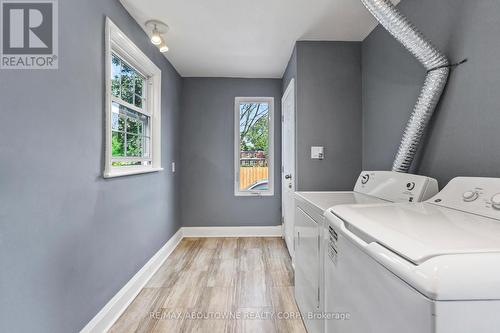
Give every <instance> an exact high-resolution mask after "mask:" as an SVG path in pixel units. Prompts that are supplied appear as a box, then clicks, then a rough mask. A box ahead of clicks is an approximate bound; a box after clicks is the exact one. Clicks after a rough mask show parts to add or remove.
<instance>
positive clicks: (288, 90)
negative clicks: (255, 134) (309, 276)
mask: <svg viewBox="0 0 500 333" xmlns="http://www.w3.org/2000/svg"><path fill="white" fill-rule="evenodd" d="M290 94H293V133H294V134H293V165H292V167H293V178H292V183H293V185H294V189H295V190H297V152H296V148H297V135H296V134H297V131H296V129H297V122H296V113H297V112H296V110H297V103H296V102H297V98H296V91H295V78H292V79H291V80H290V82H289V83H288V86H287V88H286V89H285V92H284V93H283V96H282V98H281V169H280V177H281V222H282V223H281V225H282V237H283V238H284V239H285V240H286V234H285V232H286V230H285V213H284V207H285V204H284V201H285V185H284V176H285V175H284V158H283V154H284V152H285V140H284V139H285V131H284V121H285V107H284V101H285V99H286V98H287V97H288V96H289V95H290ZM292 209H294V207H292ZM293 214H294V213H293Z"/></svg>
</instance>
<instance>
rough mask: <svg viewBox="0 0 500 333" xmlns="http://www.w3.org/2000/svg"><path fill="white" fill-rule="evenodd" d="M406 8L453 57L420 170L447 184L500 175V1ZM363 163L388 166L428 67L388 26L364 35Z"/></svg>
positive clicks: (425, 1)
mask: <svg viewBox="0 0 500 333" xmlns="http://www.w3.org/2000/svg"><path fill="white" fill-rule="evenodd" d="M399 8H400V9H401V11H402V12H403V13H405V14H406V15H407V16H408V17H409V18H410V20H411V21H412V22H413V23H414V24H415V25H416V26H417V27H418V28H419V29H420V30H421V31H422V32H423V33H424V34H425V35H426V36H427V37H428V38H430V39H431V40H432V42H433V43H434V44H435V45H436V46H438V47H439V48H440V49H441V50H443V51H444V52H445V54H447V55H448V57H449V58H450V59H451V61H452V62H456V61H458V60H461V59H463V58H468V59H469V62H468V63H466V64H464V65H462V66H460V67H459V68H457V69H455V70H453V71H452V73H451V76H450V79H449V82H448V86H447V88H446V90H445V93H444V95H443V97H442V99H441V103H440V105H439V106H438V109H437V112H436V114H435V117H434V118H433V121H432V124H431V127H430V128H429V133H428V135H427V138H426V141H425V144H424V145H423V146H422V148H421V151H420V158H419V160H417V161H416V164H415V166H414V167H415V168H414V169H415V171H416V172H418V173H421V174H425V175H429V176H432V177H435V178H437V179H438V181H439V182H440V185H441V186H443V185H445V184H446V183H447V182H448V181H449V180H450V179H451V178H453V177H456V176H487V177H500V168H499V165H500V153H498V142H500V131H499V130H498V124H500V112H499V101H500V99H499V97H498V96H499V91H500V80H499V79H498V78H499V77H500V62H499V61H498V59H499V57H500V44H499V43H496V42H495V41H496V40H498V36H499V35H500V15H499V13H500V2H498V1H496V0H479V1H466V0H440V1H434V0H404V1H402V2H401V3H400V5H399ZM362 54H363V66H362V67H363V148H364V149H363V167H364V168H365V169H388V168H390V166H391V164H392V160H393V157H394V154H395V153H396V150H397V146H398V144H399V140H400V138H401V135H402V131H403V128H404V125H405V123H406V121H407V120H408V116H409V115H410V113H411V109H412V107H413V105H414V104H415V101H416V98H417V96H418V93H419V89H420V88H421V86H422V82H423V78H424V75H425V72H424V70H423V68H422V67H421V66H420V65H419V64H418V63H417V62H416V60H414V59H413V58H412V56H411V55H409V54H408V53H407V52H406V51H405V50H404V49H403V48H402V47H401V46H399V44H397V42H396V41H394V40H393V38H392V37H390V36H389V34H388V33H387V32H386V31H385V30H383V29H382V28H381V27H377V28H376V29H375V30H374V31H373V32H372V34H370V35H369V36H368V37H367V38H366V39H365V41H364V42H363V52H362Z"/></svg>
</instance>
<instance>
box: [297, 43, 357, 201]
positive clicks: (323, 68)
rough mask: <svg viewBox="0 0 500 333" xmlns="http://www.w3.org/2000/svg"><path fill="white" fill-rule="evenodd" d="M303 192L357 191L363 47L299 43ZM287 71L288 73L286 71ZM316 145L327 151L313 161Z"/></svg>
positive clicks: (299, 145)
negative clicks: (322, 158) (312, 147)
mask: <svg viewBox="0 0 500 333" xmlns="http://www.w3.org/2000/svg"><path fill="white" fill-rule="evenodd" d="M296 48H297V55H296V57H297V59H296V60H293V57H292V61H291V66H289V73H287V76H292V75H293V71H294V62H295V61H296V63H297V65H296V67H297V69H296V72H297V74H296V79H297V80H296V88H295V89H296V92H297V96H296V101H297V103H296V135H297V137H296V141H297V151H296V155H297V170H296V176H297V181H298V184H297V188H298V190H301V191H305V190H352V188H353V186H354V183H355V181H356V178H357V177H358V176H359V173H360V171H361V141H362V140H361V137H360V133H361V43H357V42H297V45H296ZM287 72H288V71H287ZM311 146H325V159H324V160H321V161H320V160H311V158H310V157H311Z"/></svg>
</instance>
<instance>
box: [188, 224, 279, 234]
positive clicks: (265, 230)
mask: <svg viewBox="0 0 500 333" xmlns="http://www.w3.org/2000/svg"><path fill="white" fill-rule="evenodd" d="M182 235H183V237H281V235H282V230H281V225H277V226H271V227H183V228H182Z"/></svg>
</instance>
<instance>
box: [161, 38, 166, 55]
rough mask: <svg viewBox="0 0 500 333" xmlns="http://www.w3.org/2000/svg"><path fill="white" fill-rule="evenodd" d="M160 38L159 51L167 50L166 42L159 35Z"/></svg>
mask: <svg viewBox="0 0 500 333" xmlns="http://www.w3.org/2000/svg"><path fill="white" fill-rule="evenodd" d="M160 39H161V43H160V52H161V53H165V52H168V46H167V43H165V39H164V38H163V37H161V38H160Z"/></svg>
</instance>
